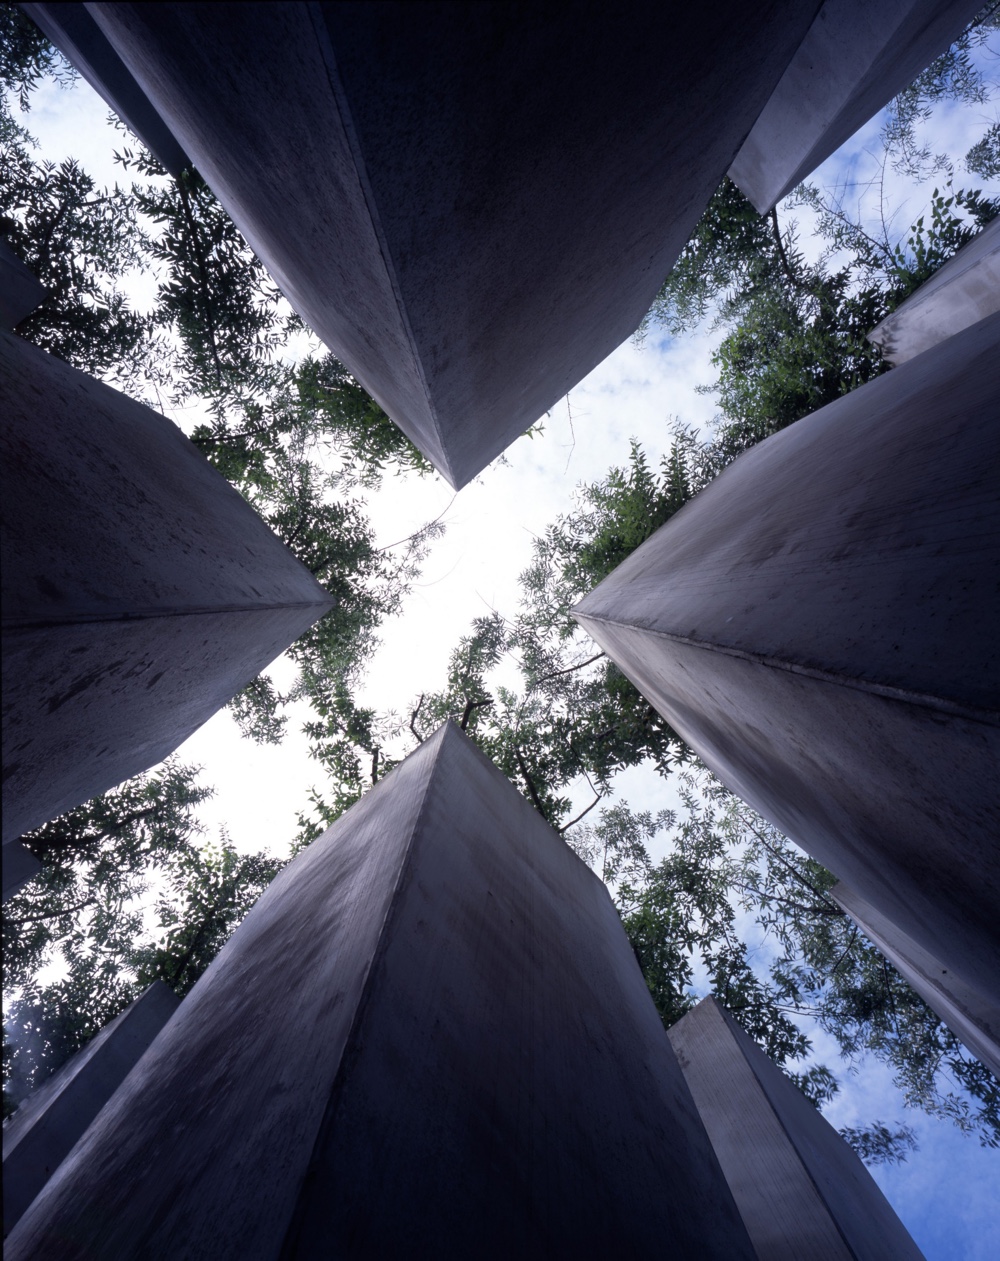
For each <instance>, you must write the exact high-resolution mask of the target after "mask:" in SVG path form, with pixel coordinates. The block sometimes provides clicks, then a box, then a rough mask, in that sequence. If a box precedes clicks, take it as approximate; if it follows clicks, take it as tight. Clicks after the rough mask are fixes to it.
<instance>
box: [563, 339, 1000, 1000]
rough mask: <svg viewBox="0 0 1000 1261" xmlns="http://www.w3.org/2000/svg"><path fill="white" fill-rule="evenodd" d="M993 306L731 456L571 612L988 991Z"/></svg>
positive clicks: (697, 737)
mask: <svg viewBox="0 0 1000 1261" xmlns="http://www.w3.org/2000/svg"><path fill="white" fill-rule="evenodd" d="M998 343H1000V315H998V316H991V317H990V318H989V319H986V320H983V321H982V322H981V323H979V324H976V325H975V326H973V327H972V328H969V329H966V330H965V331H963V332H961V333H957V334H956V335H955V336H954V337H952V338H949V340H948V341H946V342H942V343H941V344H940V345H938V346H935V347H934V348H932V349H931V350H927V351H925V352H924V353H923V354H922V355H919V356H918V357H917V358H915V359H912V360H910V362H909V363H905V364H903V365H902V366H901V367H899V368H895V369H894V370H893V371H892V372H890V373H888V374H887V375H885V376H883V377H880V378H879V379H878V380H876V381H872V382H870V383H869V384H867V385H864V386H862V387H861V388H860V389H857V390H855V391H854V392H853V393H851V394H849V395H847V396H845V397H844V398H840V399H838V400H837V401H836V402H834V403H832V404H830V405H829V406H828V407H825V408H823V409H822V410H820V411H818V412H816V413H815V414H814V415H812V416H808V417H806V418H805V419H803V420H800V421H798V422H797V423H796V424H794V425H792V426H791V427H790V428H788V429H785V430H783V431H782V432H781V433H779V434H776V435H775V436H774V437H772V438H769V439H768V440H767V441H766V442H763V443H761V444H760V445H759V446H756V447H754V448H753V449H752V450H750V451H747V452H746V453H745V454H743V455H742V456H740V458H739V459H738V460H736V461H735V462H734V463H733V464H732V465H730V467H729V468H727V469H726V470H725V471H724V472H723V473H722V474H721V475H720V476H719V477H718V478H716V479H715V481H713V482H712V483H711V484H710V485H709V486H708V487H707V488H706V489H705V490H704V491H703V492H702V493H701V494H700V495H698V496H697V497H696V498H695V499H694V500H693V501H692V502H691V503H689V504H687V505H686V506H685V507H684V508H683V509H682V510H681V511H680V512H679V513H678V514H677V515H676V516H675V517H674V518H673V519H672V520H671V521H669V522H668V523H667V524H666V525H665V526H663V528H662V529H661V530H659V531H658V532H657V533H656V534H654V535H653V537H652V538H651V539H649V540H648V541H647V542H646V543H645V544H643V546H642V547H640V548H638V549H637V550H636V551H635V552H634V553H633V554H632V555H631V556H630V557H628V559H627V560H626V561H625V562H624V563H623V564H622V565H620V566H619V567H618V569H616V570H615V572H614V573H612V574H611V575H610V576H609V577H608V578H607V579H606V580H605V581H604V582H603V583H601V584H600V586H598V587H597V588H596V589H595V590H594V591H593V592H591V594H590V595H589V596H587V597H586V598H585V599H584V600H583V601H582V602H581V604H580V605H579V606H578V607H577V616H578V618H579V620H580V622H581V624H582V625H583V626H584V627H585V628H586V629H587V630H588V632H589V633H590V634H591V635H592V636H593V637H594V639H595V640H596V641H597V642H598V643H599V644H600V645H601V647H602V648H604V649H605V650H606V651H607V652H608V653H609V654H610V655H611V657H612V658H613V659H614V660H615V661H616V662H617V663H618V665H619V666H620V667H621V669H622V670H623V671H624V672H625V674H627V675H628V677H629V678H630V679H631V680H632V682H633V683H635V685H636V686H637V687H638V688H639V690H640V691H641V692H642V694H643V695H644V696H646V697H648V698H649V700H650V701H651V702H652V703H653V704H654V705H655V706H656V708H657V709H658V710H659V712H660V713H661V714H662V715H663V716H664V718H666V720H667V721H668V722H669V723H670V724H671V726H672V727H673V728H674V729H675V730H676V731H677V732H678V733H679V734H680V735H681V736H682V737H683V738H684V739H685V740H686V741H687V742H688V743H689V744H690V745H691V747H692V748H693V749H694V750H695V751H696V752H697V753H698V755H699V756H700V757H701V758H702V759H703V760H704V761H705V762H706V763H707V764H708V765H709V766H710V767H711V768H712V770H714V771H715V773H716V774H717V775H719V777H720V778H721V779H722V780H723V782H724V783H725V784H726V785H727V786H728V787H729V788H730V789H731V790H732V791H734V792H736V793H738V794H739V795H740V796H741V797H742V798H743V799H744V800H745V801H748V802H749V803H750V804H751V805H752V806H753V807H754V808H755V809H756V810H758V811H759V812H760V813H761V814H763V815H764V816H765V817H766V818H768V819H770V820H771V821H772V822H773V823H774V824H775V825H776V826H777V827H778V828H780V829H781V830H782V831H783V832H784V833H785V834H786V835H787V836H790V837H791V838H792V839H793V840H794V841H796V842H797V843H798V844H799V845H801V846H802V847H803V848H804V849H805V850H806V851H807V852H808V853H809V854H811V855H812V856H813V857H814V858H815V859H817V861H819V862H821V863H822V864H823V865H824V866H825V867H827V868H829V869H830V870H831V871H835V872H837V874H838V875H839V876H841V877H842V878H843V879H844V880H845V881H846V882H847V883H848V884H850V885H851V887H852V888H854V889H856V890H857V891H858V893H859V894H860V895H861V896H862V897H864V898H865V899H866V900H867V901H869V902H871V904H872V905H873V906H875V907H877V908H878V910H879V911H880V912H881V913H882V914H884V915H885V916H886V917H887V918H888V919H890V920H891V921H892V922H893V923H895V924H897V925H898V926H899V928H900V929H901V930H902V931H904V932H905V933H907V934H908V935H909V936H912V937H913V938H914V940H915V941H917V942H919V943H920V945H921V946H922V947H923V948H924V949H925V950H927V951H928V952H929V953H930V954H931V955H933V956H934V957H935V958H936V959H938V960H939V961H940V962H941V964H942V966H944V967H947V968H948V969H949V970H950V971H952V972H953V973H954V974H955V975H956V976H958V977H960V978H961V979H962V980H963V981H964V982H965V983H966V984H968V985H970V986H972V987H973V988H974V989H977V990H978V991H979V992H981V993H982V994H983V995H984V996H987V997H989V998H991V1000H992V1001H996V1000H997V998H998V997H1000V934H998V932H997V924H998V913H1000V852H998V848H997V844H996V838H997V836H998V835H1000V809H998V805H997V799H996V784H997V782H998V771H1000V712H998V698H1000V652H998V639H997V633H996V628H997V626H1000V588H998V584H997V581H996V579H997V574H998V573H1000V496H998V495H997V486H998V485H1000V442H998V439H997V429H996V419H997V416H998V414H1000V374H998V373H997V362H998Z"/></svg>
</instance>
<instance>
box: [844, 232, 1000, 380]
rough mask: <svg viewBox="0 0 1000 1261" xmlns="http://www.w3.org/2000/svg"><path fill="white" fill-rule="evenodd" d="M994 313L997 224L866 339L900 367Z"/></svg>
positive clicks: (999, 249)
mask: <svg viewBox="0 0 1000 1261" xmlns="http://www.w3.org/2000/svg"><path fill="white" fill-rule="evenodd" d="M997 311H1000V219H994V220H993V222H992V223H988V224H987V225H986V227H985V228H983V230H982V231H981V232H980V233H979V235H978V236H975V237H973V238H972V240H971V241H969V243H968V244H967V245H963V246H962V248H961V249H960V250H959V251H958V253H957V254H956V255H955V256H954V258H950V259H949V260H948V261H947V263H945V265H944V266H943V267H940V268H939V269H938V270H937V271H936V272H935V273H934V275H933V276H931V278H930V280H927V281H925V282H924V283H923V284H922V285H921V286H920V288H919V289H917V291H916V292H915V293H912V294H911V295H910V296H909V297H908V298H907V299H906V301H905V302H902V303H900V305H899V306H898V307H897V308H896V309H895V311H893V312H892V314H891V315H887V316H886V317H885V319H884V320H883V321H882V323H881V324H878V325H876V327H875V328H873V329H872V331H871V332H870V333H869V334H868V340H869V341H870V342H874V343H875V345H876V346H880V347H881V348H882V354H883V356H884V357H885V358H886V359H888V360H889V362H890V363H897V364H898V363H905V362H906V360H907V359H912V358H913V356H914V355H919V354H920V352H921V351H923V350H929V349H930V347H931V346H936V345H937V344H938V342H943V341H944V340H945V339H946V338H948V337H954V335H955V334H956V333H960V332H961V331H962V329H963V328H968V327H969V325H970V324H976V323H978V322H979V321H980V320H985V319H986V317H987V316H988V315H993V314H995V312H997Z"/></svg>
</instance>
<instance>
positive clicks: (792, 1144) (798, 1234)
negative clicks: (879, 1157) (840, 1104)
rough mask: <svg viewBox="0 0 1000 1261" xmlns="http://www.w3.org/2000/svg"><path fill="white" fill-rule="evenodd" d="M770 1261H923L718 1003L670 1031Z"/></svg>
mask: <svg viewBox="0 0 1000 1261" xmlns="http://www.w3.org/2000/svg"><path fill="white" fill-rule="evenodd" d="M668 1032H669V1037H670V1042H671V1045H672V1046H673V1048H674V1051H675V1052H676V1053H677V1059H678V1061H679V1062H680V1065H681V1067H682V1068H683V1070H684V1076H685V1078H686V1079H687V1083H688V1086H689V1087H690V1088H691V1094H692V1095H693V1096H694V1101H695V1103H696V1104H697V1107H698V1111H699V1112H700V1113H701V1118H702V1120H703V1121H704V1122H705V1128H706V1129H707V1130H708V1133H709V1137H710V1138H711V1140H712V1145H713V1146H714V1148H715V1154H716V1155H717V1156H718V1158H719V1163H720V1164H721V1165H722V1169H723V1172H724V1173H725V1175H726V1178H727V1180H728V1182H729V1187H730V1190H731V1191H732V1193H733V1196H734V1198H735V1200H736V1203H737V1206H738V1207H739V1210H740V1213H741V1214H742V1216H743V1221H744V1224H745V1225H746V1228H747V1230H748V1232H749V1234H750V1238H751V1239H752V1241H753V1244H754V1247H755V1248H756V1250H757V1255H758V1257H759V1258H760V1259H761V1261H804V1259H805V1258H808V1261H919V1259H920V1258H921V1256H922V1254H921V1252H920V1250H919V1249H918V1248H917V1246H916V1244H915V1243H914V1242H913V1240H912V1239H911V1238H910V1236H909V1234H908V1232H907V1230H906V1228H905V1227H904V1226H903V1224H902V1222H901V1221H900V1220H899V1218H898V1217H897V1216H896V1214H895V1213H894V1212H893V1211H892V1208H891V1207H890V1205H889V1203H888V1201H887V1200H886V1199H885V1197H884V1196H883V1194H882V1192H881V1191H880V1190H879V1189H878V1186H877V1185H876V1184H875V1182H874V1180H873V1179H872V1176H871V1174H869V1172H868V1170H867V1169H866V1168H865V1167H864V1165H863V1164H862V1163H861V1161H860V1160H859V1159H858V1157H857V1156H856V1155H855V1154H854V1152H853V1151H852V1150H851V1148H850V1147H849V1146H848V1145H847V1143H845V1142H844V1140H843V1139H842V1138H841V1137H840V1135H839V1134H838V1133H837V1131H836V1130H835V1129H834V1128H833V1127H832V1126H831V1125H830V1124H829V1123H828V1122H827V1121H825V1120H824V1119H823V1117H822V1115H821V1114H820V1112H819V1111H818V1110H817V1109H816V1108H814V1107H813V1105H812V1104H811V1103H810V1102H809V1100H808V1099H807V1098H806V1097H805V1095H804V1094H802V1092H801V1091H800V1090H799V1089H798V1087H797V1086H795V1085H794V1084H793V1083H792V1082H791V1081H789V1080H788V1078H787V1077H786V1076H785V1075H784V1073H783V1072H782V1071H781V1069H780V1068H778V1067H777V1065H776V1064H774V1063H773V1062H772V1061H771V1060H770V1059H768V1057H767V1056H766V1055H765V1054H764V1052H763V1051H762V1050H761V1049H760V1047H759V1046H757V1044H756V1043H755V1042H754V1040H753V1039H752V1038H750V1037H749V1036H748V1035H747V1034H746V1033H745V1032H744V1031H743V1030H742V1029H741V1028H740V1026H739V1025H738V1024H737V1023H736V1021H735V1020H734V1019H733V1018H732V1016H730V1015H729V1013H728V1012H727V1011H726V1010H725V1008H724V1007H722V1006H721V1005H720V1004H719V1003H718V1002H717V1001H716V1000H715V999H714V998H706V999H703V1000H702V1002H700V1003H699V1004H698V1006H697V1007H696V1008H695V1009H694V1010H693V1011H690V1012H688V1014H687V1015H686V1016H684V1017H683V1018H682V1019H681V1020H679V1021H678V1022H677V1024H675V1025H674V1026H673V1027H672V1028H671V1029H670V1030H669V1031H668Z"/></svg>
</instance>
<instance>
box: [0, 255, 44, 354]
mask: <svg viewBox="0 0 1000 1261" xmlns="http://www.w3.org/2000/svg"><path fill="white" fill-rule="evenodd" d="M45 294H46V289H45V286H44V285H43V284H41V283H40V282H39V281H38V280H36V279H35V277H34V276H33V275H32V274H31V272H30V271H29V270H28V268H27V267H25V265H24V263H22V262H21V260H20V259H19V258H18V256H17V255H16V254H15V253H14V251H13V250H12V249H11V248H10V246H9V245H8V244H7V242H6V241H5V240H4V239H3V237H0V330H2V331H3V332H5V333H6V332H9V331H10V330H11V329H12V328H13V327H14V326H15V325H16V324H20V322H21V321H22V320H23V319H24V317H25V316H26V315H30V314H31V312H32V311H34V309H35V308H36V307H38V306H41V304H42V303H43V302H44V301H45Z"/></svg>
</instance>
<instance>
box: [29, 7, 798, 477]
mask: <svg viewBox="0 0 1000 1261" xmlns="http://www.w3.org/2000/svg"><path fill="white" fill-rule="evenodd" d="M43 7H48V6H43ZM53 7H54V8H59V7H61V6H53ZM818 7H819V5H818V0H806V2H803V0H763V2H761V3H758V4H756V5H755V6H754V8H753V12H752V15H750V16H749V17H748V15H747V12H746V10H745V6H742V5H739V4H736V3H735V2H734V0H724V2H721V3H717V4H715V5H713V6H710V7H708V8H701V9H693V8H692V7H691V6H690V5H688V4H682V3H680V2H679V0H670V2H669V3H652V2H649V0H643V2H642V3H639V4H637V5H633V6H632V9H631V10H630V18H629V21H627V22H623V21H621V18H620V15H619V14H618V13H617V12H615V11H613V10H611V9H609V8H608V7H607V6H606V5H602V4H595V3H586V4H582V5H577V6H575V7H574V9H573V10H572V11H569V10H567V9H565V8H563V7H561V6H558V5H555V6H554V5H522V4H507V3H498V4H493V3H482V4H477V5H474V6H469V5H463V4H450V3H432V4H421V5H411V4H397V3H384V4H353V3H349V4H345V3H338V4H314V5H303V4H268V5H253V6H245V7H241V8H240V9H234V8H233V7H232V6H228V5H172V4H151V3H143V4H123V3H117V4H107V5H105V4H95V5H89V6H88V12H89V13H90V14H92V15H93V17H94V19H95V20H96V22H97V23H98V25H99V26H100V27H101V28H102V30H103V31H104V33H105V35H106V36H107V38H108V40H109V42H110V43H111V45H112V46H113V47H114V49H115V51H116V53H117V54H118V55H119V56H120V57H121V59H122V61H123V62H124V64H125V66H126V67H127V70H128V72H129V74H130V75H131V76H134V78H135V80H136V81H137V82H138V83H139V84H140V86H141V87H142V89H143V91H144V93H145V94H146V95H147V96H148V97H149V99H150V100H151V101H152V102H153V104H154V105H155V106H156V109H157V110H158V112H159V113H160V115H161V117H162V118H163V119H164V121H165V122H166V124H167V125H168V127H169V129H170V131H171V133H172V134H173V135H175V136H176V137H177V138H178V140H179V141H180V142H181V143H182V144H183V146H184V148H185V150H186V151H187V152H188V153H189V154H190V155H191V157H192V158H193V160H194V162H195V164H196V166H197V168H198V170H199V171H200V172H201V174H202V175H203V176H204V177H205V179H206V180H207V181H208V183H209V184H210V185H211V187H212V189H213V190H214V191H215V193H216V194H217V196H218V197H219V199H220V200H221V201H222V203H223V204H224V205H225V206H226V209H227V210H228V211H229V213H230V214H231V215H232V217H233V219H234V221H235V222H236V223H237V225H238V226H239V228H240V230H241V231H242V232H243V233H244V235H245V236H246V238H247V240H248V241H249V242H250V243H251V245H252V246H253V248H254V249H255V250H256V251H257V253H258V254H259V255H260V257H261V258H262V259H263V261H264V262H265V264H266V266H267V268H268V270H269V271H270V272H271V274H272V276H273V277H274V278H275V280H276V281H277V282H278V283H279V284H280V286H281V288H282V290H283V291H284V293H285V294H286V296H287V297H288V298H289V300H290V301H291V302H292V304H293V306H295V308H296V309H297V310H298V311H299V313H300V314H301V315H302V316H303V318H305V320H306V321H307V322H308V323H309V325H310V326H311V327H312V328H314V329H315V330H316V332H317V333H318V334H319V336H320V337H322V339H323V340H324V341H325V342H326V343H327V345H328V346H330V347H331V349H333V350H334V351H335V352H336V353H337V355H338V356H339V357H340V358H341V359H342V360H343V361H344V363H345V364H346V365H347V366H348V367H349V368H350V370H351V372H352V373H354V374H355V376H356V377H357V378H358V380H359V381H360V382H361V383H362V384H363V385H364V386H365V388H366V389H367V390H368V391H369V392H370V393H371V394H372V395H373V396H374V397H375V398H376V399H377V400H378V401H379V402H380V403H381V404H382V406H383V407H384V408H385V410H386V411H387V412H388V414H389V415H390V416H391V417H392V418H393V420H394V421H396V423H397V424H399V425H400V427H401V428H402V429H403V430H404V431H405V432H406V434H407V435H408V436H409V437H410V438H411V439H412V440H413V441H414V442H415V443H416V444H417V446H419V447H420V449H421V450H422V451H423V452H424V453H425V454H426V455H427V456H428V457H429V458H430V459H431V460H433V461H434V463H435V464H436V465H437V467H438V468H439V469H440V471H441V473H442V474H443V475H444V476H445V477H446V478H447V479H448V480H449V481H450V482H451V483H452V485H454V486H456V487H460V486H462V485H464V484H465V483H466V482H468V481H469V480H470V479H471V478H472V477H474V476H475V475H476V473H478V472H479V471H480V470H481V469H482V468H484V467H485V466H486V464H488V463H489V461H490V460H492V459H493V458H494V457H495V456H497V455H499V454H500V452H501V451H503V450H504V448H505V447H507V446H508V445H509V444H510V443H511V442H512V441H514V439H515V438H517V437H518V436H519V435H521V434H522V433H524V431H525V430H526V429H527V428H528V427H529V426H530V425H532V424H534V423H535V422H536V421H537V419H538V418H539V416H541V415H542V414H543V413H544V412H545V411H546V409H547V408H549V407H550V406H551V405H552V404H553V403H554V402H555V401H556V400H558V399H559V398H560V397H561V396H562V395H563V394H565V393H566V391H567V389H569V388H571V387H572V386H573V385H575V384H576V383H577V382H578V381H579V380H581V379H582V377H584V376H585V375H586V374H587V373H588V372H589V371H590V370H591V369H592V368H593V367H595V366H596V365H597V364H598V363H599V362H600V361H601V360H602V359H604V358H605V357H606V356H607V355H608V354H610V352H611V351H612V350H614V348H615V347H616V346H618V345H619V344H620V343H621V342H622V341H623V340H624V339H625V338H626V337H628V335H629V334H630V333H632V332H633V331H634V330H635V328H636V327H637V325H638V324H639V321H640V320H641V319H642V317H643V315H645V313H646V311H647V310H648V309H649V306H650V303H651V301H652V299H653V297H654V296H655V294H656V292H657V290H658V289H659V287H660V286H661V285H662V283H663V278H664V276H665V275H666V274H667V273H668V271H669V270H670V268H671V267H672V266H673V264H674V262H675V261H676V259H677V257H678V255H679V254H680V251H681V249H682V248H683V246H684V243H685V242H686V241H687V239H688V237H689V235H690V232H691V229H692V228H693V227H694V225H695V224H696V222H697V220H698V218H699V216H700V215H701V213H702V211H703V210H704V208H705V206H706V205H707V203H708V200H709V198H710V197H711V195H712V193H713V192H714V191H715V189H716V188H717V186H718V184H719V182H720V180H721V179H722V176H723V175H724V173H725V171H726V169H727V167H728V166H729V165H730V163H731V162H732V160H733V157H734V155H735V153H736V151H737V149H738V148H739V146H740V144H741V143H742V141H743V139H744V137H745V136H746V134H747V132H748V131H749V130H750V128H751V127H752V126H753V123H754V121H755V120H756V118H757V116H758V114H759V113H760V111H761V109H762V108H763V106H764V104H765V102H766V100H767V98H768V96H769V95H770V93H771V91H772V90H773V88H774V86H775V84H776V83H777V82H778V79H779V78H780V76H781V74H782V73H783V71H784V69H785V67H786V65H787V64H788V61H789V59H790V58H791V56H792V54H793V52H794V50H795V49H796V47H797V46H798V44H799V42H800V40H801V39H802V37H803V35H804V34H805V31H806V30H807V28H808V26H809V23H810V21H811V20H812V18H813V16H814V14H815V12H816V11H817V9H818ZM666 66H669V72H666V71H665V69H664V68H665V67H666Z"/></svg>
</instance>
